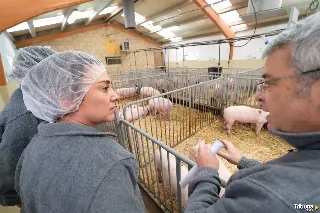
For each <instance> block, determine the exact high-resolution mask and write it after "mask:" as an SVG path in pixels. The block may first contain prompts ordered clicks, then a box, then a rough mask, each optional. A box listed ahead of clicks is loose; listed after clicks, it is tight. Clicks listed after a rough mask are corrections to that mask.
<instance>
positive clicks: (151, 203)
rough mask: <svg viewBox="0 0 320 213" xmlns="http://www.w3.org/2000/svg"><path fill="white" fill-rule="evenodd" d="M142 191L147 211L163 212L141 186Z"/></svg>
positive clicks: (147, 212) (149, 212) (153, 212)
mask: <svg viewBox="0 0 320 213" xmlns="http://www.w3.org/2000/svg"><path fill="white" fill-rule="evenodd" d="M140 192H141V195H142V199H143V201H144V205H145V207H146V213H163V211H162V210H161V209H160V208H159V206H158V205H157V204H156V203H155V202H154V201H153V200H152V199H151V198H150V196H149V195H148V194H147V193H146V192H145V191H144V190H143V189H142V188H141V187H140Z"/></svg>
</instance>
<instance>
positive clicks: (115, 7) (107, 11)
mask: <svg viewBox="0 0 320 213" xmlns="http://www.w3.org/2000/svg"><path fill="white" fill-rule="evenodd" d="M117 8H118V6H113V7H107V8H104V10H102V11H101V12H100V13H99V15H103V14H107V13H112V12H113V11H115V9H117Z"/></svg>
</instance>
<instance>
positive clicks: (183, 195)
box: [155, 149, 188, 206]
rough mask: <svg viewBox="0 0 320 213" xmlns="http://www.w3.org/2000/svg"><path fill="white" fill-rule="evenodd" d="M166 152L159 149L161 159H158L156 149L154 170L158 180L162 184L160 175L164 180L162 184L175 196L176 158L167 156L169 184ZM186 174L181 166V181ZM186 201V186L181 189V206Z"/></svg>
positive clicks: (176, 190) (186, 171)
mask: <svg viewBox="0 0 320 213" xmlns="http://www.w3.org/2000/svg"><path fill="white" fill-rule="evenodd" d="M167 156H168V155H167V151H166V150H164V149H161V158H160V151H159V150H158V149H157V150H155V159H156V169H157V171H158V180H159V182H160V183H161V182H162V173H163V178H164V183H165V184H166V185H167V186H168V187H170V185H171V190H172V192H173V193H174V194H175V195H177V194H178V188H177V175H176V174H177V172H176V158H175V157H174V156H173V155H172V154H169V162H170V183H169V169H168V168H169V166H168V158H167ZM161 160H162V167H161ZM187 174H188V169H187V168H186V167H185V166H182V165H181V179H180V180H182V179H183V178H184V177H185V176H186V175H187ZM187 200H188V185H187V186H185V187H181V205H182V206H184V204H185V203H186V202H187Z"/></svg>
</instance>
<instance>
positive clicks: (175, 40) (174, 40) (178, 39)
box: [170, 37, 182, 42]
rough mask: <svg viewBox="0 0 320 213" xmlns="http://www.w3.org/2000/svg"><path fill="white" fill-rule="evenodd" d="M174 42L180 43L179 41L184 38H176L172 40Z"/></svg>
mask: <svg viewBox="0 0 320 213" xmlns="http://www.w3.org/2000/svg"><path fill="white" fill-rule="evenodd" d="M170 40H171V41H172V42H178V41H181V40H182V38H181V37H175V38H172V39H170Z"/></svg>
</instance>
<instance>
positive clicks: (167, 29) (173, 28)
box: [165, 26, 179, 31]
mask: <svg viewBox="0 0 320 213" xmlns="http://www.w3.org/2000/svg"><path fill="white" fill-rule="evenodd" d="M177 29H179V27H178V26H172V27H169V28H166V29H165V30H166V31H174V30H177Z"/></svg>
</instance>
